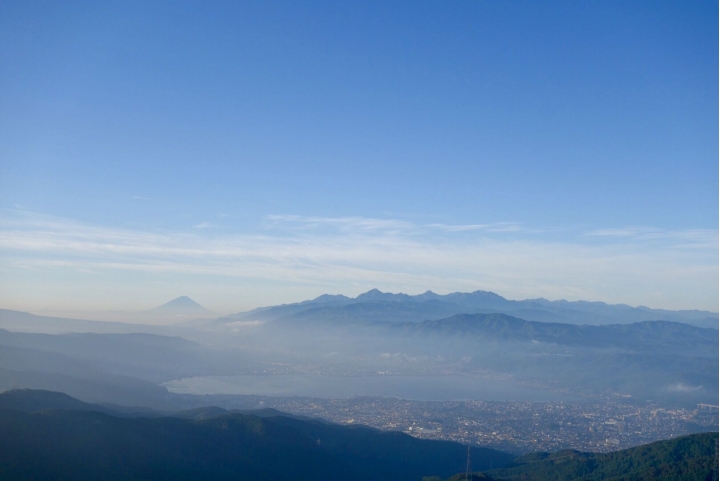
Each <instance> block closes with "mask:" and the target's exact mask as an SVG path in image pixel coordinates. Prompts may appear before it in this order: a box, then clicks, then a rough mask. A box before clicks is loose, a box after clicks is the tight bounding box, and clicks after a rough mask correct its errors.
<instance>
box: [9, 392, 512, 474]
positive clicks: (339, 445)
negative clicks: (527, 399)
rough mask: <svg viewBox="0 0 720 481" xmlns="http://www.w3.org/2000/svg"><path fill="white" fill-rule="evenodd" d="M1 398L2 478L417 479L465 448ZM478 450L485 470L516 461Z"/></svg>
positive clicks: (278, 421)
mask: <svg viewBox="0 0 720 481" xmlns="http://www.w3.org/2000/svg"><path fill="white" fill-rule="evenodd" d="M4 397H11V398H12V399H11V402H3V398H4ZM23 397H25V398H27V403H26V404H23V401H22V399H23ZM55 404H58V406H59V407H60V408H63V409H48V408H52V407H53V406H54V405H55ZM2 405H12V406H13V408H12V409H11V408H4V407H0V478H1V479H45V480H53V479H73V480H84V479H87V480H91V479H113V480H129V479H133V480H136V479H137V480H139V479H148V480H150V479H152V480H156V479H172V480H182V479H188V480H190V479H203V480H225V479H227V480H230V479H232V480H264V479H267V480H270V479H272V480H283V479H284V480H290V479H293V480H322V479H338V478H342V479H347V480H358V481H359V480H365V479H373V480H388V481H390V480H408V481H410V480H415V481H416V480H418V479H420V477H421V476H422V475H423V474H425V473H433V474H437V475H441V476H449V475H450V474H452V473H453V472H457V471H458V470H460V469H461V468H462V467H463V466H464V463H465V457H466V448H465V447H463V446H461V445H460V444H456V443H451V442H441V441H424V440H420V439H415V438H412V437H410V436H407V435H405V434H402V433H395V432H382V431H378V430H375V429H371V428H367V427H364V426H339V425H334V424H330V423H326V422H322V421H314V420H303V419H297V418H292V417H288V416H283V415H269V416H268V415H267V413H265V414H264V415H263V417H260V416H255V415H250V414H244V413H239V412H229V413H227V412H222V411H217V413H218V415H217V416H214V415H213V416H209V417H204V416H200V417H195V418H193V419H187V418H183V417H177V416H165V417H155V418H148V417H135V418H127V417H124V418H123V417H119V416H115V415H110V414H106V413H102V412H97V411H95V410H88V406H87V405H83V404H74V403H73V402H72V401H70V400H69V399H68V398H67V397H65V396H58V395H56V394H52V393H38V392H33V391H21V392H18V391H16V392H13V393H6V394H0V406H2ZM75 406H76V407H79V408H80V410H77V409H64V408H66V407H75ZM39 408H42V409H43V410H40V411H38V409H39ZM472 455H473V459H476V460H477V464H478V465H479V466H480V465H481V466H482V468H481V469H490V468H493V467H500V466H504V465H507V464H508V463H509V462H510V461H511V460H512V456H510V455H508V454H506V453H502V452H500V451H495V450H491V449H478V448H473V449H472Z"/></svg>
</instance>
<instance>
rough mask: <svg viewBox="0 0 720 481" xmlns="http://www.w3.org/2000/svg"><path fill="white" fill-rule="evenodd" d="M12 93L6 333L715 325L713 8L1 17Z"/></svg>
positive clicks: (0, 76)
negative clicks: (509, 308) (518, 316)
mask: <svg viewBox="0 0 720 481" xmlns="http://www.w3.org/2000/svg"><path fill="white" fill-rule="evenodd" d="M0 92H2V95H0V169H1V170H0V209H2V211H1V212H0V214H1V216H2V217H1V219H0V220H1V221H2V225H1V227H2V238H0V239H2V243H0V256H1V257H0V261H2V267H1V269H2V270H0V282H1V284H0V288H2V290H3V291H4V292H5V295H4V296H3V295H0V303H3V304H4V305H5V306H6V307H12V308H24V309H32V308H35V309H37V308H40V307H42V308H56V307H57V308H60V307H67V308H70V307H73V306H74V307H77V308H83V307H88V308H90V307H93V308H101V307H103V308H104V307H112V308H122V307H123V306H126V307H127V308H140V307H151V306H152V305H155V304H159V303H162V302H164V301H166V300H169V298H172V297H176V296H177V295H180V294H188V295H190V296H191V297H193V298H195V299H196V300H198V301H199V302H204V303H205V304H208V305H209V307H215V308H217V309H219V310H223V309H224V310H236V309H238V310H239V309H242V308H245V307H254V306H255V305H257V304H262V303H265V302H267V303H274V302H285V301H293V300H300V299H304V298H306V297H309V296H313V295H318V294H321V293H323V292H333V293H345V294H349V295H354V294H357V293H359V292H361V291H362V290H365V288H366V287H367V288H369V287H373V286H377V287H379V288H381V289H383V290H394V291H398V290H404V291H406V292H411V293H415V292H422V291H424V290H425V289H433V290H436V291H438V292H447V291H452V290H473V289H475V288H478V289H487V290H494V291H497V292H498V293H500V294H502V295H506V296H507V297H511V298H518V297H537V296H540V295H544V296H546V297H550V298H561V297H564V298H569V299H576V298H591V300H605V301H608V302H627V303H630V304H650V305H653V306H657V307H670V308H673V307H677V308H680V307H683V308H693V307H698V308H703V309H710V310H715V311H717V300H718V292H717V291H718V281H717V272H718V258H717V231H718V4H717V2H714V1H692V2H677V1H673V2H664V1H631V2H625V1H623V2H620V1H617V2H615V1H583V2H577V1H550V2H530V1H528V2H520V1H499V0H498V1H457V2H440V1H435V2H416V1H412V2H400V1H397V2H386V1H383V2H371V1H368V2H329V1H328V2H320V1H315V2H234V1H227V2H219V1H216V2H200V1H198V2H182V1H179V2H175V1H173V2H163V1H152V2H147V1H138V2H133V1H118V2H112V1H107V2H93V1H88V2H80V1H74V2H73V1H71V2H55V1H48V2H35V1H29V0H23V1H5V2H2V4H0ZM170 246H172V248H171V247H170ZM303 246H305V247H306V250H305V251H304V250H303ZM368 246H374V249H375V250H373V251H372V252H371V253H368V252H366V250H363V249H367V248H368ZM392 249H397V253H398V255H391V253H392V252H394V251H393V250H392ZM413 249H415V250H413ZM410 252H415V254H413V255H411V254H409V253H410ZM453 252H455V253H462V258H459V257H457V256H456V257H453V258H452V259H450V258H447V257H444V256H447V255H450V254H451V253H453ZM491 252H494V253H495V254H490V253H491ZM553 252H557V258H556V257H553V256H554V255H555V254H553ZM529 253H533V254H532V256H531V258H528V259H526V260H525V261H523V262H521V261H520V260H518V259H522V258H523V256H526V255H530V254H529ZM564 253H565V254H564ZM401 254H402V255H401ZM458 255H460V254H458ZM223 256H225V257H223ZM403 256H409V257H410V258H409V259H405V258H404V257H403ZM463 259H465V260H463ZM500 260H503V261H502V262H501V261H500ZM494 261H497V262H494ZM594 262H595V263H598V265H595V264H593V263H594ZM253 263H256V264H253ZM470 265H471V266H472V269H471V268H469V267H468V266H470ZM453 266H455V267H453ZM532 266H535V267H532ZM600 266H602V267H600ZM463 268H464V270H463ZM601 271H602V272H604V273H602V272H601ZM606 271H607V272H606ZM663 276H665V277H663ZM660 278H662V279H665V280H664V281H662V282H661V281H659V280H658V279H660ZM579 279H582V280H583V281H588V282H590V283H591V284H592V285H585V286H578V284H579V281H578V280H579ZM81 293H83V294H81ZM0 307H3V306H0Z"/></svg>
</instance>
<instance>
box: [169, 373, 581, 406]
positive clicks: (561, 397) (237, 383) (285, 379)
mask: <svg viewBox="0 0 720 481" xmlns="http://www.w3.org/2000/svg"><path fill="white" fill-rule="evenodd" d="M163 386H165V387H166V388H167V389H168V390H169V391H170V392H174V393H183V394H257V395H263V396H307V397H322V398H348V397H352V396H383V397H395V398H401V399H410V400H416V401H460V400H470V399H479V400H484V401H535V402H550V401H580V399H579V398H577V397H574V396H571V395H568V394H563V393H557V392H552V391H545V390H542V389H536V388H532V387H528V386H522V385H519V384H516V383H514V382H512V381H499V380H488V379H486V378H481V377H479V376H472V375H452V376H357V377H351V376H322V375H314V374H282V375H275V376H272V375H270V376H255V375H246V376H202V377H189V378H184V379H177V380H174V381H168V382H166V383H163Z"/></svg>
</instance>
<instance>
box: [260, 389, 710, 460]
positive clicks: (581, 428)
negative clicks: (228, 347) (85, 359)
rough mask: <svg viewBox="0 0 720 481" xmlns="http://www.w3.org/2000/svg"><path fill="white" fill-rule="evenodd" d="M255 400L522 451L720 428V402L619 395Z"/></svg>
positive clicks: (594, 446) (616, 444) (598, 446)
mask: <svg viewBox="0 0 720 481" xmlns="http://www.w3.org/2000/svg"><path fill="white" fill-rule="evenodd" d="M253 398H257V399H259V401H258V404H257V406H256V407H265V408H274V409H278V410H280V411H283V412H287V413H291V414H295V415H302V416H311V417H318V418H322V419H325V420H328V421H331V422H336V423H341V424H363V425H367V426H371V427H374V428H378V429H382V430H394V431H403V432H405V433H407V434H409V435H411V436H415V437H418V438H423V439H439V440H450V441H457V442H460V443H466V444H471V445H477V446H483V447H491V448H496V449H500V450H504V451H507V452H512V453H516V454H521V453H525V452H531V451H548V452H551V451H558V450H562V449H575V450H579V451H587V452H609V451H616V450H618V449H625V448H629V447H633V446H637V445H640V444H645V443H650V442H653V441H658V440H663V439H669V438H672V437H676V436H681V435H684V434H690V433H693V432H703V431H717V427H718V407H717V406H709V405H700V406H699V407H698V408H696V409H694V410H691V409H683V408H677V409H664V408H661V407H657V406H651V405H650V406H643V407H638V406H632V405H628V404H623V403H620V402H613V401H607V402H602V403H594V402H593V403H567V402H556V403H532V402H485V401H410V400H402V399H393V398H384V397H353V398H348V399H325V398H307V397H290V398H281V397H257V396H253Z"/></svg>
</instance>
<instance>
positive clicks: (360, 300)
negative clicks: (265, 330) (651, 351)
mask: <svg viewBox="0 0 720 481" xmlns="http://www.w3.org/2000/svg"><path fill="white" fill-rule="evenodd" d="M492 313H503V314H508V315H511V316H513V317H518V318H521V319H526V320H529V321H538V322H554V323H564V324H594V325H605V324H629V323H634V322H642V321H657V320H663V321H672V322H681V323H686V324H691V325H693V326H696V327H705V328H714V329H717V328H718V314H717V313H713V312H708V311H698V310H684V311H670V310H664V309H651V308H648V307H644V306H638V307H632V306H628V305H625V304H615V305H611V304H606V303H604V302H588V301H565V300H560V301H549V300H547V299H543V298H538V299H527V300H521V301H514V300H508V299H505V298H504V297H502V296H500V295H498V294H495V293H493V292H489V291H475V292H468V293H463V292H455V293H451V294H445V295H442V294H436V293H434V292H432V291H426V292H425V293H423V294H418V295H414V296H412V295H408V294H402V293H400V294H393V293H389V292H381V291H379V290H378V289H371V290H369V291H368V292H365V293H363V294H360V295H358V296H357V297H355V298H350V297H347V296H343V295H328V294H324V295H322V296H319V297H317V298H315V299H312V300H308V301H303V302H299V303H294V304H282V305H278V306H270V307H264V308H260V309H255V310H252V311H249V312H241V313H237V314H234V315H231V316H226V317H224V318H221V319H219V321H220V322H232V321H237V320H260V321H274V320H286V321H292V320H306V319H316V320H317V319H335V320H338V321H366V322H377V321H383V322H420V321H427V320H437V319H442V318H446V317H451V316H453V315H457V314H492Z"/></svg>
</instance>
